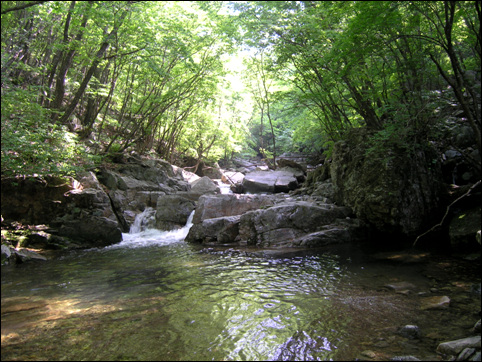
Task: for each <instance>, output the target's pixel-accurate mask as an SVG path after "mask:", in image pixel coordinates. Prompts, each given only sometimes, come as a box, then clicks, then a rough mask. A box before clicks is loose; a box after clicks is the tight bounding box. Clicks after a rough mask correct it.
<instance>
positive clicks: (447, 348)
mask: <svg viewBox="0 0 482 362" xmlns="http://www.w3.org/2000/svg"><path fill="white" fill-rule="evenodd" d="M465 348H478V349H480V336H474V337H467V338H462V339H457V340H455V341H449V342H444V343H440V344H439V345H438V347H437V352H438V353H442V354H448V355H452V356H455V355H458V354H459V353H460V352H462V351H463V350H464V349H465Z"/></svg>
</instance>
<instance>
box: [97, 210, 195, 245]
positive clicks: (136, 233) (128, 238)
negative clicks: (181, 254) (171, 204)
mask: <svg viewBox="0 0 482 362" xmlns="http://www.w3.org/2000/svg"><path fill="white" fill-rule="evenodd" d="M153 212H154V210H153V209H152V208H146V209H145V210H144V211H143V212H142V213H140V214H139V215H137V216H136V218H135V220H134V223H133V224H132V226H131V229H130V231H129V233H123V234H122V241H121V242H120V243H118V244H115V245H111V246H108V247H106V249H117V248H131V249H133V248H142V247H146V246H153V245H156V246H163V245H168V244H173V243H177V242H181V241H183V240H184V239H185V238H186V236H187V234H188V232H189V229H190V228H191V226H192V219H193V217H194V211H192V212H191V214H190V215H189V218H188V219H187V222H186V225H184V226H183V227H182V228H180V229H177V230H171V231H163V230H157V229H149V228H147V229H145V230H142V229H143V226H144V225H146V224H148V223H147V222H146V219H149V218H151V217H152V215H153Z"/></svg>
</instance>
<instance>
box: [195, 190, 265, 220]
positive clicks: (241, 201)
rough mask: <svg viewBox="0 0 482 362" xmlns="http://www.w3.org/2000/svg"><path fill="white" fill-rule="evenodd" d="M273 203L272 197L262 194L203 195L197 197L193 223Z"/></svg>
mask: <svg viewBox="0 0 482 362" xmlns="http://www.w3.org/2000/svg"><path fill="white" fill-rule="evenodd" d="M273 204H274V201H273V199H271V198H269V197H263V196H262V195H237V194H222V195H204V196H201V197H200V198H199V201H198V204H197V207H196V213H195V214H194V218H193V223H194V224H198V223H200V222H202V221H203V220H206V219H212V218H217V217H223V216H235V215H241V214H244V213H245V212H247V211H250V210H257V209H259V208H262V207H267V206H271V205H273Z"/></svg>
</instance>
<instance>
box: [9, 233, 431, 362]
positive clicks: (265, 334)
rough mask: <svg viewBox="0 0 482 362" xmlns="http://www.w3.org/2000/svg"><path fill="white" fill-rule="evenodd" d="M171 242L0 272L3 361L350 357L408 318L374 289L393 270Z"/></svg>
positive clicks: (133, 244) (404, 304) (391, 296)
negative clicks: (373, 337) (371, 337)
mask: <svg viewBox="0 0 482 362" xmlns="http://www.w3.org/2000/svg"><path fill="white" fill-rule="evenodd" d="M178 232H179V231H178ZM176 233H177V232H174V233H173V232H171V233H167V234H166V233H160V232H153V231H141V232H139V233H137V234H129V235H130V236H129V237H126V239H125V240H124V244H119V245H116V246H113V247H108V248H103V249H91V250H88V251H79V252H73V253H70V254H68V255H66V256H65V257H63V258H62V259H59V260H54V261H48V262H44V263H25V264H23V265H20V266H19V267H16V268H13V267H12V268H10V267H2V360H13V359H21V360H58V359H64V360H83V359H85V360H329V359H333V360H345V359H354V358H356V356H357V355H358V354H357V353H358V352H359V351H360V348H362V347H360V346H362V343H364V341H366V339H367V338H368V337H369V335H370V334H376V333H382V334H383V333H386V332H384V331H385V330H386V328H389V327H393V326H400V325H405V324H411V323H413V315H414V311H416V310H418V304H417V300H416V296H414V297H413V298H411V297H409V296H406V295H399V294H395V293H387V292H386V291H376V290H375V289H376V286H374V281H375V283H377V284H378V283H381V284H382V285H383V283H384V281H383V280H388V279H389V278H391V277H393V276H395V277H398V276H399V275H400V274H401V273H402V272H401V271H399V270H392V272H393V275H392V276H390V275H388V274H389V271H390V269H387V267H386V265H385V266H383V271H384V272H383V273H382V272H381V270H382V269H381V268H379V269H377V268H375V267H373V266H371V267H369V266H367V267H366V268H365V266H364V268H365V269H361V268H360V266H354V265H352V264H351V263H350V262H348V261H347V259H346V258H343V257H340V256H338V254H323V253H317V252H316V251H315V252H311V253H308V252H303V253H301V252H291V253H289V254H288V253H284V254H283V253H280V252H279V251H277V252H274V251H260V250H248V249H246V250H235V249H223V248H220V249H214V248H210V249H207V248H202V247H200V246H194V245H190V244H186V243H184V242H183V241H182V236H181V237H179V236H175V235H177V234H176ZM148 235H149V236H148ZM357 270H358V271H357ZM360 270H362V272H359V271H360ZM410 270H412V269H407V270H404V271H403V274H404V275H410V273H409V272H410ZM411 272H412V273H413V275H417V276H418V278H419V279H420V280H422V278H423V277H421V276H420V273H419V270H418V269H413V270H412V271H411ZM374 276H376V277H374ZM382 278H384V279H383V280H382ZM420 280H419V281H420ZM423 280H425V279H423ZM370 283H371V284H370ZM424 283H425V282H424ZM369 285H370V287H368V286H369ZM428 322H429V323H430V324H433V319H430V320H429V321H428ZM40 347H41V348H40ZM430 348H431V349H432V350H433V346H430Z"/></svg>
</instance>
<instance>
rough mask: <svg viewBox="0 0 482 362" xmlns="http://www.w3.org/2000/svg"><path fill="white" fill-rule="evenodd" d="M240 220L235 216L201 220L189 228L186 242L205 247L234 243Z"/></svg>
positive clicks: (238, 216)
mask: <svg viewBox="0 0 482 362" xmlns="http://www.w3.org/2000/svg"><path fill="white" fill-rule="evenodd" d="M240 218H241V216H240V215H237V216H226V217H218V218H213V219H206V220H203V221H202V222H201V223H198V224H194V225H193V226H192V227H191V229H190V230H189V233H188V235H187V236H186V242H190V243H196V242H197V243H203V244H207V245H209V244H228V243H234V242H235V239H236V237H237V236H238V234H239V219H240Z"/></svg>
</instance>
